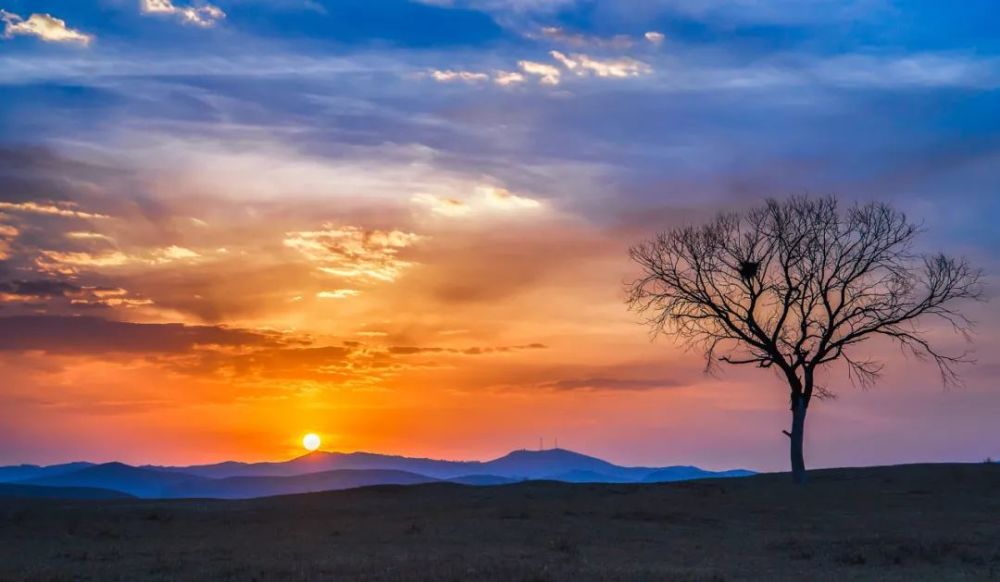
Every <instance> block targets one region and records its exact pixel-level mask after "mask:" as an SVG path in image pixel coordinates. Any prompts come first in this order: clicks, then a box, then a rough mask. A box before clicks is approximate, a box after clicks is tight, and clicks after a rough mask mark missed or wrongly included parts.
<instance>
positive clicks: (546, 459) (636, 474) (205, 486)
mask: <svg viewBox="0 0 1000 582" xmlns="http://www.w3.org/2000/svg"><path fill="white" fill-rule="evenodd" d="M752 474H753V472H752V471H747V470H743V469H737V470H732V471H719V472H715V471H706V470H704V469H700V468H698V467H690V466H672V467H658V468H657V467H621V466H618V465H615V464H612V463H609V462H607V461H604V460H601V459H598V458H596V457H590V456H587V455H583V454H580V453H576V452H573V451H568V450H565V449H549V450H544V451H526V450H521V451H513V452H511V453H509V454H507V455H504V456H503V457H500V458H498V459H494V460H492V461H486V462H480V461H442V460H436V459H421V458H411V457H400V456H392V455H379V454H374V453H327V452H315V453H310V454H308V455H304V456H301V457H298V458H295V459H291V460H289V461H284V462H272V463H240V462H235V461H228V462H225V463H218V464H214V465H194V466H190V467H161V466H153V465H147V466H142V467H133V466H130V465H125V464H122V463H105V464H101V465H95V464H91V463H68V464H63V465H52V466H47V467H40V466H36V465H18V466H13V467H0V484H2V483H6V484H8V485H3V486H0V497H4V496H7V497H10V496H20V497H31V496H50V497H52V496H59V495H53V491H52V490H53V489H58V491H60V492H61V493H62V496H64V497H74V498H86V497H88V496H94V495H109V496H114V495H119V496H135V497H142V498H181V497H187V498H192V497H199V498H222V499H242V498H250V497H266V496H271V495H286V494H293V493H308V492H316V491H330V490H335V489H350V488H354V487H365V486H370V485H416V484H421V483H433V482H441V481H446V482H453V483H461V484H466V485H503V484H506V483H513V482H517V481H524V480H552V481H565V482H570V483H659V482H668V481H683V480H690V479H708V478H721V477H743V476H747V475H752ZM14 486H17V487H21V488H22V489H19V490H16V491H15V489H12V487H14ZM98 491H99V492H101V493H95V492H98ZM32 492H34V493H36V494H37V495H31V493H32ZM13 493H17V494H16V495H14V494H13Z"/></svg>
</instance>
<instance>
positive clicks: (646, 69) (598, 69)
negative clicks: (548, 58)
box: [549, 51, 652, 78]
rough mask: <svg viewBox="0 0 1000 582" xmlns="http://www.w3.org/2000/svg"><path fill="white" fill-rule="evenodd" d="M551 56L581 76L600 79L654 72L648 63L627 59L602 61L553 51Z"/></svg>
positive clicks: (582, 55) (583, 55)
mask: <svg viewBox="0 0 1000 582" xmlns="http://www.w3.org/2000/svg"><path fill="white" fill-rule="evenodd" d="M549 54H551V55H552V58H554V59H555V60H557V61H559V62H560V63H561V64H562V65H563V66H564V67H566V68H567V69H569V70H570V71H572V72H574V73H576V74H577V75H580V76H584V75H588V74H593V75H597V76H598V77H617V78H624V77H638V76H639V75H645V74H649V73H650V72H652V68H651V67H650V66H649V65H647V64H646V63H643V62H642V61H637V60H635V59H631V58H627V57H624V58H619V59H606V60H600V59H595V58H593V57H590V56H587V55H585V54H581V53H574V54H572V55H569V56H567V55H565V54H563V53H561V52H559V51H552V52H551V53H549Z"/></svg>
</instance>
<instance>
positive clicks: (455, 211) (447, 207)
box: [410, 193, 472, 217]
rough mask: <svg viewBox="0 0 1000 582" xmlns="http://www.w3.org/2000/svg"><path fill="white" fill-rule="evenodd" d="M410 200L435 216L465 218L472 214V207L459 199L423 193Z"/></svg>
mask: <svg viewBox="0 0 1000 582" xmlns="http://www.w3.org/2000/svg"><path fill="white" fill-rule="evenodd" d="M410 200H411V201H412V202H413V203H414V204H418V205H420V206H425V207H427V208H429V209H430V211H431V212H433V213H434V214H440V215H442V216H452V217H455V216H465V215H467V214H469V213H470V212H472V207H470V206H469V205H468V204H466V203H465V202H463V201H461V200H459V199H457V198H448V197H445V196H435V195H434V194H426V193H421V194H416V195H414V196H413V198H411V199H410Z"/></svg>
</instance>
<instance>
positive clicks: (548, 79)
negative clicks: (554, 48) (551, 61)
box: [517, 61, 561, 85]
mask: <svg viewBox="0 0 1000 582" xmlns="http://www.w3.org/2000/svg"><path fill="white" fill-rule="evenodd" d="M517 66H519V67H521V70H522V71H524V72H525V73H527V74H529V75H535V76H537V77H539V80H540V81H541V83H542V84H543V85H558V84H559V80H560V75H561V72H560V71H559V69H557V68H556V67H553V66H552V65H547V64H545V63H539V62H536V61H518V63H517Z"/></svg>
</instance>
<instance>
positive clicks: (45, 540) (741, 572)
mask: <svg viewBox="0 0 1000 582" xmlns="http://www.w3.org/2000/svg"><path fill="white" fill-rule="evenodd" d="M789 481H790V479H789V478H788V476H787V475H760V476H757V477H750V478H745V479H729V480H715V481H700V482H688V483H674V484H657V485H570V484H562V483H551V482H534V483H523V484H517V485H510V486H500V487H471V486H461V485H451V484H432V485H420V486H410V487H395V486H393V487H372V488H365V489H356V490H350V491H340V492H330V493H318V494H307V495H296V496H288V497H276V498H269V499H257V500H249V501H199V500H190V501H189V500H180V501H136V500H104V501H53V500H9V499H8V500H0V580H8V579H11V580H22V579H31V580H51V579H70V578H72V579H85V580H113V579H127V580H136V579H206V580H227V579H239V580H245V579H283V580H326V579H334V580H344V579H365V580H574V581H575V582H579V581H584V580H750V579H764V580H836V581H838V582H841V581H843V580H869V579H870V580H989V579H998V580H1000V465H987V464H980V465H911V466H900V467H884V468H870V469H836V470H829V471H817V472H814V473H812V474H811V480H810V482H809V484H808V485H806V486H804V487H798V486H795V485H793V484H791V483H790V482H789Z"/></svg>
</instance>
